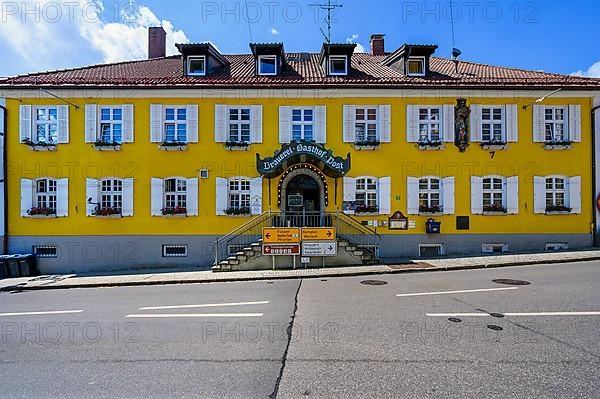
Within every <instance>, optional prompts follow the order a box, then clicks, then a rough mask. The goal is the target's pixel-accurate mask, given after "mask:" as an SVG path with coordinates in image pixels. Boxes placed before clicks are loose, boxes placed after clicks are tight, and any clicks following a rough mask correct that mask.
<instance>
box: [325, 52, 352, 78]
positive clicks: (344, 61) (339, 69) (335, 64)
mask: <svg viewBox="0 0 600 399" xmlns="http://www.w3.org/2000/svg"><path fill="white" fill-rule="evenodd" d="M329 74H330V75H334V76H335V75H348V57H347V56H345V55H332V56H330V57H329Z"/></svg>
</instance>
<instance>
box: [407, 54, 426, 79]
mask: <svg viewBox="0 0 600 399" xmlns="http://www.w3.org/2000/svg"><path fill="white" fill-rule="evenodd" d="M406 64H407V65H406V69H407V71H408V76H425V57H408V61H407V62H406Z"/></svg>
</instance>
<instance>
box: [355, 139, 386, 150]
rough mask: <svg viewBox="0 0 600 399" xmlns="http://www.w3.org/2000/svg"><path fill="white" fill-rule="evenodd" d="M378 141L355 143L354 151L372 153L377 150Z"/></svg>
mask: <svg viewBox="0 0 600 399" xmlns="http://www.w3.org/2000/svg"><path fill="white" fill-rule="evenodd" d="M379 144H381V143H380V142H379V140H366V141H356V142H355V143H354V149H355V150H357V151H361V150H362V151H374V150H376V149H378V148H379Z"/></svg>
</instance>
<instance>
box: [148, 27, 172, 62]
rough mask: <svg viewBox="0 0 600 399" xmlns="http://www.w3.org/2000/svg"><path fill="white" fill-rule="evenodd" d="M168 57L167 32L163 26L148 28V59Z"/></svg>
mask: <svg viewBox="0 0 600 399" xmlns="http://www.w3.org/2000/svg"><path fill="white" fill-rule="evenodd" d="M166 55H167V32H165V30H164V29H163V28H162V26H153V27H150V28H148V59H150V58H161V57H164V56H166Z"/></svg>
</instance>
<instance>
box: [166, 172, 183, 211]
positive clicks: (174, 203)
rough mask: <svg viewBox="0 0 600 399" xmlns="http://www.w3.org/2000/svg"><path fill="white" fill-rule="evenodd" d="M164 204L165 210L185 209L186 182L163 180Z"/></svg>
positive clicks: (181, 180)
mask: <svg viewBox="0 0 600 399" xmlns="http://www.w3.org/2000/svg"><path fill="white" fill-rule="evenodd" d="M164 204H165V208H166V209H186V208H187V181H186V180H185V179H178V178H172V179H166V180H165V188H164Z"/></svg>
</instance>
